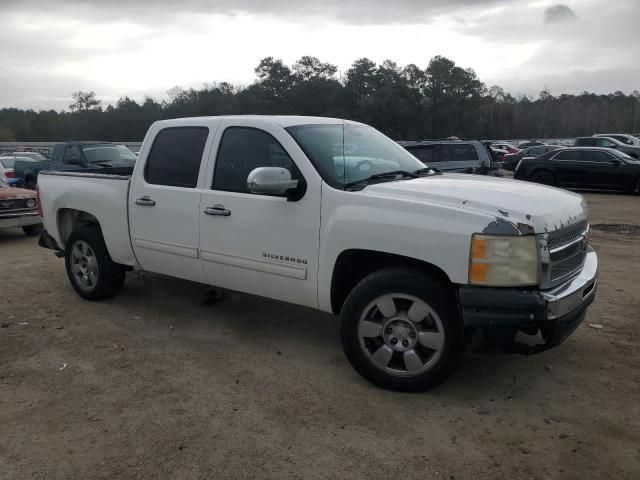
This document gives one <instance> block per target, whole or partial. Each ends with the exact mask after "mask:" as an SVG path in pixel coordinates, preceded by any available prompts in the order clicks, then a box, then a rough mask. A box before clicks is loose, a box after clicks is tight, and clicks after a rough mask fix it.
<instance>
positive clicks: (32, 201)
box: [27, 198, 36, 208]
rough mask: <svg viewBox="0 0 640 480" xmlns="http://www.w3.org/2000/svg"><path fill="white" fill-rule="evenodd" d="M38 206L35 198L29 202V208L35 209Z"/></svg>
mask: <svg viewBox="0 0 640 480" xmlns="http://www.w3.org/2000/svg"><path fill="white" fill-rule="evenodd" d="M35 206H36V201H35V200H34V199H33V198H30V199H28V200H27V208H33V207H35Z"/></svg>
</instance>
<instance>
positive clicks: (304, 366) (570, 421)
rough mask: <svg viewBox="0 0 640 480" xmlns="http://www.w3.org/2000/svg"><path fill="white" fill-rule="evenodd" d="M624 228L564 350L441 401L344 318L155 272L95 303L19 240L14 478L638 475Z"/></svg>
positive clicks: (4, 414) (604, 233)
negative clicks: (346, 352) (405, 386)
mask: <svg viewBox="0 0 640 480" xmlns="http://www.w3.org/2000/svg"><path fill="white" fill-rule="evenodd" d="M586 196H587V198H588V201H589V204H590V207H591V216H592V223H594V224H615V225H636V226H637V225H640V198H638V197H631V196H624V195H609V194H587V195H586ZM624 231H628V233H624ZM624 231H621V230H620V229H619V228H618V229H616V228H604V229H602V228H598V229H594V230H593V235H592V242H593V244H594V246H595V248H596V250H597V251H598V254H599V256H600V286H599V292H598V296H597V300H596V302H595V303H594V304H593V306H592V307H591V309H590V310H589V314H588V317H587V319H586V320H585V323H584V324H583V325H582V326H581V327H580V328H579V329H578V330H577V331H576V333H575V334H574V335H573V336H571V337H570V338H569V339H568V340H567V341H566V342H565V343H564V344H562V345H561V346H560V347H558V348H556V349H554V350H551V351H548V352H545V353H542V354H539V355H536V356H531V357H523V356H472V355H469V356H467V357H466V358H465V360H464V362H463V364H462V366H461V369H460V371H459V372H458V373H457V374H456V375H455V376H454V377H453V378H451V379H450V380H449V381H448V382H447V383H445V384H444V385H442V386H441V387H439V388H438V389H436V390H434V391H431V392H428V393H424V394H399V393H393V392H388V391H383V390H380V389H378V388H375V387H373V386H371V385H370V384H368V383H366V382H365V381H363V380H362V379H361V378H360V377H359V376H358V375H357V374H356V373H355V372H354V371H353V370H352V369H351V367H350V366H349V365H348V363H347V361H346V360H345V358H344V356H343V354H342V351H341V349H340V345H339V337H338V323H337V321H336V320H335V319H334V318H333V317H331V316H329V315H326V314H322V313H318V312H315V311H313V310H308V309H304V308H300V307H296V306H291V305H286V304H283V303H279V302H275V301H270V300H266V299H262V298H257V297H252V296H249V295H243V294H238V293H228V294H227V295H226V296H225V298H224V300H223V301H222V302H218V303H216V302H212V301H210V299H209V298H208V297H207V296H206V291H207V288H206V287H205V286H202V285H198V284H194V283H190V282H186V281H181V280H176V279H172V278H167V277H163V276H159V275H155V274H149V273H140V272H138V273H134V274H130V275H129V277H128V280H127V285H126V287H125V290H124V291H123V292H122V294H121V295H119V296H118V297H116V298H115V299H113V300H110V301H107V302H103V303H90V302H86V301H83V300H81V299H80V298H79V297H78V296H77V295H76V294H75V293H74V292H73V291H72V289H71V287H70V286H69V285H68V283H67V279H66V276H65V273H64V265H63V262H62V260H60V259H57V258H55V257H54V256H53V254H52V253H50V252H48V251H46V250H44V249H41V248H39V247H38V246H37V242H36V239H34V238H26V237H24V236H23V235H22V234H21V232H20V231H19V230H15V231H0V269H1V271H2V274H3V282H2V287H1V288H2V295H1V296H0V305H1V306H2V308H1V310H0V325H1V326H2V327H3V328H0V478H2V479H30V478H33V479H76V478H77V479H88V478H90V479H102V478H117V479H128V478H140V479H143V478H144V479H146V478H176V479H193V478H202V479H205V478H207V479H212V478H242V479H244V478H265V479H266V478H312V479H316V478H317V479H322V478H327V479H333V478H350V479H360V478H362V479H377V478H392V477H397V476H402V477H403V478H420V479H448V480H452V479H466V478H473V479H497V478H505V479H507V478H508V479H514V478H534V479H537V478H540V479H555V478H563V479H564V478H567V479H583V478H615V479H625V478H628V479H638V478H640V347H639V342H640V325H639V321H640V320H639V314H640V294H639V293H640V287H638V285H640V268H639V267H640V236H639V235H638V233H637V229H633V228H631V229H630V228H626V229H624ZM590 324H591V325H596V326H601V327H602V328H594V327H592V326H590ZM64 365H66V368H64V369H63V368H62V367H63V366H64Z"/></svg>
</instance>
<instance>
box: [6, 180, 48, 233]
mask: <svg viewBox="0 0 640 480" xmlns="http://www.w3.org/2000/svg"><path fill="white" fill-rule="evenodd" d="M3 228H22V231H24V233H26V234H27V235H38V234H39V233H40V232H41V231H42V217H41V216H40V212H39V210H38V198H37V194H36V192H34V191H33V190H25V189H22V188H11V187H9V186H8V185H6V184H5V183H2V182H0V229H3Z"/></svg>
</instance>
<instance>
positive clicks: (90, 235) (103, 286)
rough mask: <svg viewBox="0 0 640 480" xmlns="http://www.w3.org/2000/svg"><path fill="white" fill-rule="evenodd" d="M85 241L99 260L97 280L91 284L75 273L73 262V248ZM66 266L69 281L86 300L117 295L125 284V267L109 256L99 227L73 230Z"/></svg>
mask: <svg viewBox="0 0 640 480" xmlns="http://www.w3.org/2000/svg"><path fill="white" fill-rule="evenodd" d="M80 242H85V243H86V244H88V245H89V247H90V248H91V250H92V251H93V253H94V256H93V258H95V260H96V262H97V272H96V274H95V276H96V277H97V280H96V281H95V282H93V283H92V284H91V285H90V286H88V287H87V286H83V285H82V284H81V280H80V279H79V278H78V276H77V274H76V273H74V271H73V267H72V263H73V262H74V259H73V253H72V252H73V249H74V247H76V246H79V245H82V243H80ZM64 261H65V266H66V269H67V277H69V282H71V285H72V286H73V288H74V289H75V291H76V292H78V295H80V296H81V297H82V298H84V299H86V300H93V301H95V300H105V299H107V298H111V297H113V296H114V295H116V294H117V293H118V292H119V291H120V290H121V289H122V287H123V286H124V280H125V267H124V266H123V265H120V264H117V263H114V262H113V260H111V257H110V256H109V252H108V251H107V247H106V245H105V243H104V239H103V238H102V232H100V229H99V228H97V227H83V228H80V229H78V230H76V231H75V232H73V233H72V234H71V235H70V236H69V238H68V239H67V242H66V248H65V255H64Z"/></svg>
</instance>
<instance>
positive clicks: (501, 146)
mask: <svg viewBox="0 0 640 480" xmlns="http://www.w3.org/2000/svg"><path fill="white" fill-rule="evenodd" d="M491 146H492V147H494V148H499V149H500V150H506V151H507V153H518V152H519V151H520V149H519V148H518V147H514V146H513V145H511V144H510V143H508V142H492V144H491Z"/></svg>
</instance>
